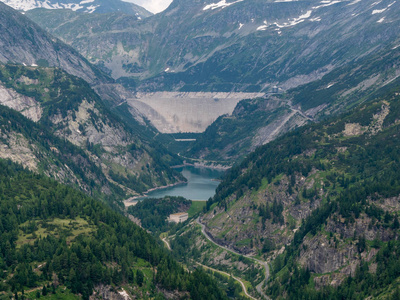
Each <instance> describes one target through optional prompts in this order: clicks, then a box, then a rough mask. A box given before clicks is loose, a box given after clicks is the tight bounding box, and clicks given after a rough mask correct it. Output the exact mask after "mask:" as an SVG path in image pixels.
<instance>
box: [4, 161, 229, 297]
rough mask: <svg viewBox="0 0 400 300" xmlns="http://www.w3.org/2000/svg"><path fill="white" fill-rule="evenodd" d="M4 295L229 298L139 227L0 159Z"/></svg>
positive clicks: (60, 186)
mask: <svg viewBox="0 0 400 300" xmlns="http://www.w3.org/2000/svg"><path fill="white" fill-rule="evenodd" d="M0 199H1V204H0V207H1V212H0V216H1V217H0V227H1V230H0V237H1V239H0V240H1V242H0V255H1V262H0V264H1V267H2V272H1V273H2V274H1V279H2V280H1V284H0V290H1V293H2V295H3V296H4V297H7V298H8V297H9V298H13V297H15V298H18V297H21V298H25V297H26V298H29V299H32V298H35V299H37V298H40V297H43V298H45V299H46V298H59V299H60V298H62V299H65V298H68V299H89V296H92V297H93V298H107V299H109V298H112V299H125V297H130V298H132V299H165V297H164V295H163V294H165V296H167V297H171V298H174V299H180V298H185V299H187V298H190V299H200V298H202V297H204V298H203V299H227V297H226V295H225V294H224V293H223V292H222V291H221V290H219V289H218V287H217V285H216V284H215V282H214V280H213V279H212V278H211V277H210V276H208V275H207V274H205V272H204V271H201V270H197V271H194V272H192V273H189V272H187V271H185V270H184V268H183V267H182V266H180V265H179V264H178V263H177V262H176V261H175V260H174V259H172V257H171V256H170V254H169V253H167V250H165V249H163V248H162V246H160V245H159V244H157V242H156V240H155V239H154V238H152V237H151V236H150V235H149V234H148V233H147V232H146V231H145V230H143V229H141V228H139V227H138V226H136V225H135V224H134V223H132V222H131V221H130V220H129V219H128V218H125V217H123V216H122V215H120V214H118V213H116V212H114V211H112V210H111V209H110V208H109V207H107V206H105V205H104V204H101V203H100V202H99V201H96V200H94V199H93V198H89V197H88V196H86V195H85V194H83V193H82V192H79V191H77V190H75V189H72V188H70V187H66V186H63V185H61V184H59V183H57V182H55V181H54V180H51V179H49V178H47V177H44V176H39V175H37V174H33V173H32V172H28V171H26V170H24V169H23V168H21V167H20V166H19V165H16V164H13V163H11V162H7V161H4V160H0Z"/></svg>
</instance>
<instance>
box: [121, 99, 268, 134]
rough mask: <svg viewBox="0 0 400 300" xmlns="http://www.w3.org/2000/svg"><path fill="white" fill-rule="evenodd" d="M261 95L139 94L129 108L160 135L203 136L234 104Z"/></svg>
mask: <svg viewBox="0 0 400 300" xmlns="http://www.w3.org/2000/svg"><path fill="white" fill-rule="evenodd" d="M262 95H263V94H261V93H200V92H199V93H177V92H157V93H138V94H137V95H136V96H137V98H136V99H130V100H128V104H129V105H130V106H132V107H135V108H137V110H139V111H140V112H142V113H143V114H144V115H145V116H146V117H147V118H148V119H149V120H150V121H151V122H152V124H153V125H154V126H155V127H156V128H157V129H158V130H159V131H160V132H163V133H175V132H203V131H204V130H205V129H206V128H207V127H208V126H209V125H210V124H211V123H212V122H214V121H215V120H216V119H217V118H218V117H219V116H221V115H224V114H231V113H232V112H233V110H234V108H235V106H236V104H237V103H238V102H239V101H241V100H243V99H249V98H256V97H260V96H262Z"/></svg>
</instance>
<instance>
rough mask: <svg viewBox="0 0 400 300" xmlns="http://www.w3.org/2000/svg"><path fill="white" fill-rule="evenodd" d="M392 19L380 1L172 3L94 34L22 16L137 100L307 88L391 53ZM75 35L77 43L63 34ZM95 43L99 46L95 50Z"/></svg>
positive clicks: (72, 24)
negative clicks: (124, 85)
mask: <svg viewBox="0 0 400 300" xmlns="http://www.w3.org/2000/svg"><path fill="white" fill-rule="evenodd" d="M398 9H399V4H398V2H396V1H395V2H392V1H386V0H384V1H380V2H374V1H372V0H367V1H353V2H351V1H329V2H327V1H323V2H319V1H293V2H272V1H264V0H252V1H231V2H226V1H221V2H218V3H212V1H195V0H191V1H174V2H173V3H172V4H171V6H170V7H169V8H168V9H167V10H166V11H164V12H162V13H161V14H157V15H155V16H152V17H150V18H147V19H146V20H144V21H143V22H137V21H136V20H134V19H133V18H129V17H121V16H117V15H114V16H111V15H110V16H108V17H107V18H105V17H104V16H102V17H101V18H99V21H98V23H97V24H95V25H94V26H93V24H94V23H95V22H93V16H90V18H89V17H88V16H87V15H85V14H75V15H74V16H73V17H72V16H69V17H60V16H56V14H57V13H56V12H51V13H49V15H48V17H46V18H45V17H44V15H45V14H46V13H48V12H46V11H32V12H29V14H28V15H29V16H30V17H31V18H32V19H33V20H35V21H36V22H38V23H39V24H41V25H42V26H44V27H45V28H46V29H48V30H49V31H50V32H54V33H55V34H56V35H57V36H59V37H60V38H62V39H63V40H64V41H66V42H67V43H68V44H71V45H74V47H77V49H78V50H79V51H80V52H81V53H82V54H83V55H84V56H85V57H87V58H88V59H90V60H91V61H92V62H95V63H97V64H99V65H102V66H104V67H105V68H106V69H108V70H110V72H111V74H112V76H113V77H114V78H123V77H128V78H129V77H135V78H139V79H141V80H142V82H141V85H140V89H141V90H185V91H190V90H192V91H193V90H195V91H205V90H207V91H232V90H241V91H260V90H269V89H270V88H271V87H272V86H274V85H278V86H280V87H281V88H283V89H288V88H290V87H295V86H298V85H300V84H304V83H307V82H310V81H314V80H316V79H319V78H321V77H322V76H323V75H325V74H327V73H328V72H329V71H331V70H333V69H335V68H336V67H338V66H341V65H343V64H345V63H347V62H348V61H351V60H354V59H357V58H360V57H362V56H363V55H366V54H368V53H371V52H373V51H378V50H379V49H382V48H383V47H385V46H387V45H388V44H390V45H393V46H395V45H396V41H398V28H399V26H398V25H399V14H398ZM83 24H86V25H85V26H82V25H83ZM104 24H107V26H105V28H106V30H103V29H102V27H104ZM78 26H79V28H80V30H81V34H80V35H79V36H78V37H76V36H72V35H70V34H68V32H74V31H76V30H77V28H78ZM95 41H96V42H95ZM98 41H101V42H102V45H104V46H103V47H101V48H100V47H97V48H96V47H93V45H96V44H97V43H98ZM144 79H147V80H144ZM143 80H144V81H143Z"/></svg>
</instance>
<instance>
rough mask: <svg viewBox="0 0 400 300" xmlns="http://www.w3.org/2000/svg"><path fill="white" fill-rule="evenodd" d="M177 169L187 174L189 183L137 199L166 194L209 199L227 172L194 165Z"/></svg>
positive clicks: (192, 198) (191, 198) (161, 196)
mask: <svg viewBox="0 0 400 300" xmlns="http://www.w3.org/2000/svg"><path fill="white" fill-rule="evenodd" d="M176 170H177V171H180V172H181V173H182V175H183V176H185V178H186V179H187V180H188V182H187V183H185V184H180V185H176V186H173V187H169V188H165V189H160V190H155V191H152V192H149V193H148V194H147V195H146V197H141V198H137V200H142V199H145V198H163V197H164V196H182V197H185V198H186V199H189V200H208V198H210V197H212V196H214V194H215V190H216V188H217V186H218V185H219V181H218V179H220V178H221V176H222V175H223V174H224V172H225V171H221V170H214V169H209V168H197V167H192V166H185V167H182V168H177V169H176Z"/></svg>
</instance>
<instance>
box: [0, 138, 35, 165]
mask: <svg viewBox="0 0 400 300" xmlns="http://www.w3.org/2000/svg"><path fill="white" fill-rule="evenodd" d="M0 136H1V140H2V141H4V142H2V143H0V157H1V158H3V159H11V160H12V161H14V162H17V163H20V164H21V165H23V166H25V167H27V168H28V169H29V170H31V171H36V170H37V169H38V165H37V163H38V161H37V158H36V156H35V154H34V151H35V147H34V146H32V145H31V144H30V143H29V141H28V140H27V139H25V138H24V137H23V136H22V135H19V134H15V133H6V132H4V131H3V132H1V133H0Z"/></svg>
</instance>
